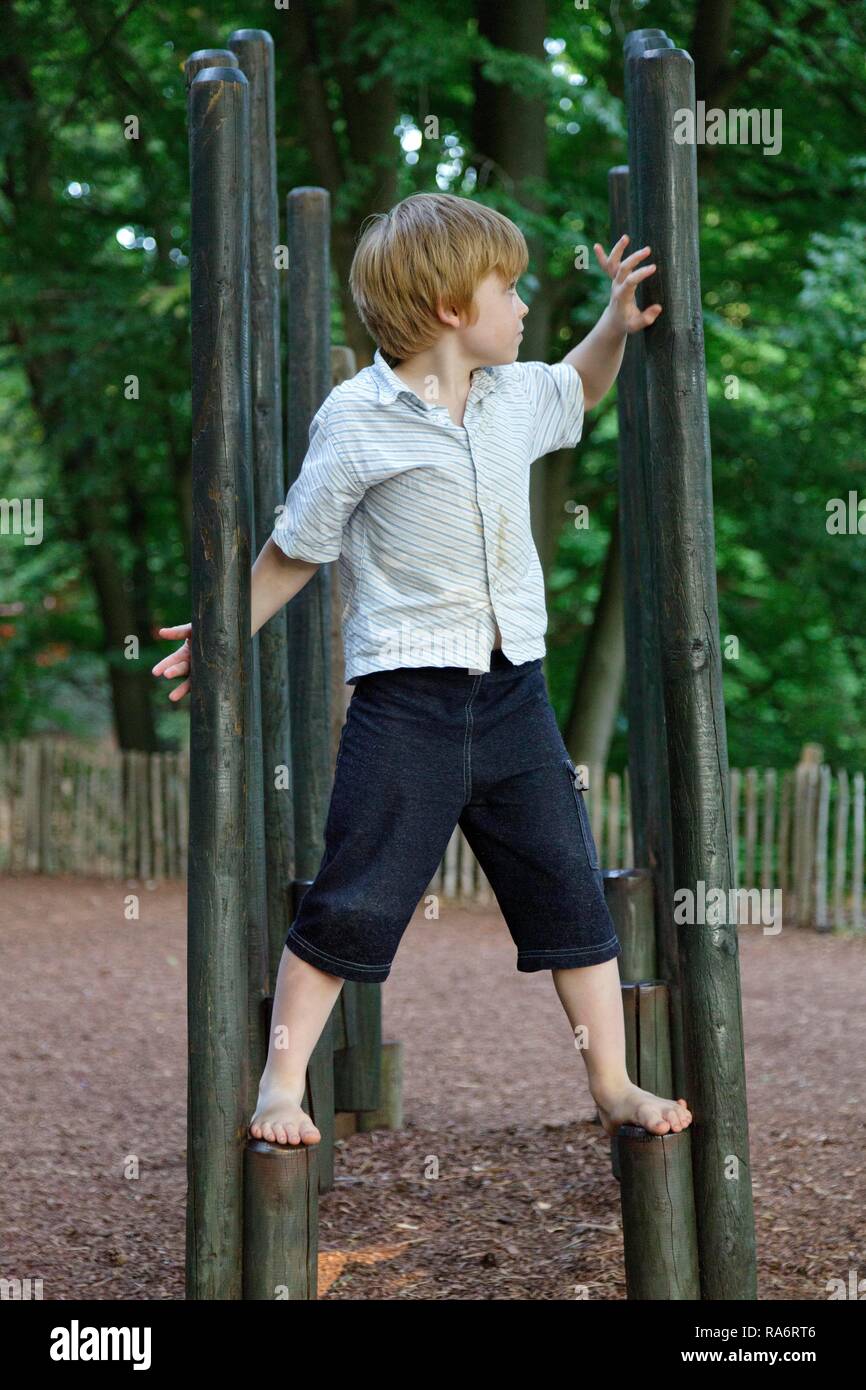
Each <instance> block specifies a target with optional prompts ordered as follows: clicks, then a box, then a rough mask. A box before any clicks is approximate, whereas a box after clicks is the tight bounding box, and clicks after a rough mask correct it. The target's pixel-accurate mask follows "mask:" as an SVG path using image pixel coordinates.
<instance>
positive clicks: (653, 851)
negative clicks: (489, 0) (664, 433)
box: [608, 30, 685, 1095]
mask: <svg viewBox="0 0 866 1390" xmlns="http://www.w3.org/2000/svg"><path fill="white" fill-rule="evenodd" d="M659 35H660V31H656V30H635V31H633V32H632V33H631V34H629V36H628V39H627V41H626V48H625V56H626V87H625V92H626V101H627V103H628V101H629V100H630V91H631V85H630V77H629V74H630V70H631V69H630V63H631V62H632V54H635V55H637V54H638V53H639V52H640V51H641V49H642V47H646V46H647V45H651V44H652V43H653V42H657V41H660V39H659ZM668 42H670V40H668ZM634 146H635V133H634V122H633V121H629V161H630V163H631V164H632V167H633V163H634V159H635V158H636V152H635V149H634ZM608 193H609V204H610V229H611V240H612V242H613V241H618V240H619V238H620V237H621V236H622V235H623V233H625V232H627V233H628V235H629V243H628V245H627V247H626V253H627V254H628V253H629V252H631V251H635V250H637V249H638V248H639V246H640V245H641V243H640V242H639V241H638V239H637V237H638V232H637V207H636V204H637V198H638V193H639V186H638V180H637V179H636V178H635V177H631V178H630V177H629V169H628V168H627V167H624V166H619V167H617V168H615V169H611V171H610V173H609V175H608ZM643 338H644V334H643V333H634V334H632V335H631V336H630V337H629V339H628V341H627V343H626V347H625V355H624V358H623V364H622V369H621V371H620V374H619V378H618V382H617V414H618V421H619V520H620V549H621V554H622V560H623V569H624V589H625V596H624V602H625V644H626V707H627V711H628V750H629V751H628V771H629V807H630V814H629V825H630V839H631V846H632V853H631V858H630V860H629V861H628V862H631V863H633V864H634V865H636V866H637V867H638V868H646V869H651V870H652V874H653V879H654V881H655V899H656V922H655V931H656V935H657V951H658V958H657V964H656V967H655V969H654V970H653V972H652V973H653V974H658V975H659V976H661V977H662V979H665V980H667V981H668V984H669V987H670V991H671V1029H672V1033H671V1047H672V1049H673V1063H674V1077H675V1086H677V1087H679V1088H680V1089H679V1090H678V1094H679V1095H682V1093H683V1091H682V1087H683V1086H684V1085H685V1063H684V1061H683V1054H682V1036H683V1025H682V1014H681V1005H680V987H679V955H678V950H677V939H676V929H675V926H674V885H673V869H672V863H671V824H670V817H671V811H670V789H669V786H668V768H667V750H666V748H665V739H664V711H663V707H662V693H661V667H660V663H659V637H658V615H657V612H656V608H655V604H654V602H653V594H654V592H655V583H654V579H653V568H652V567H653V556H652V547H651V544H650V523H651V518H652V516H653V504H652V481H651V478H650V458H649V435H648V427H647V403H646V384H645V369H644V343H643ZM632 978H633V977H632Z"/></svg>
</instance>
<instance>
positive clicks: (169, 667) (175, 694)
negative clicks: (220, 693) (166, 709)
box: [151, 623, 192, 701]
mask: <svg viewBox="0 0 866 1390" xmlns="http://www.w3.org/2000/svg"><path fill="white" fill-rule="evenodd" d="M191 632H192V623H181V624H180V625H179V626H178V627H161V628H160V629H159V632H158V634H157V636H159V637H167V638H172V637H183V638H184V639H185V640H184V643H183V646H181V647H178V649H177V651H176V652H172V654H171V656H164V657H163V658H162V661H158V662H157V663H156V665H155V666H154V668H153V671H152V673H151V674H152V675H154V676H165V677H166V678H167V679H168V680H171V678H172V676H186V677H187V679H186V680H185V681H183V682H182V683H181V684H180V685H178V686H175V688H174V690H170V691H169V692H168V698H169V699H170V700H175V701H177V700H182V699H183V697H184V695H186V693H187V691H188V690H189V687H190V679H189V670H190V649H189V637H190V633H191Z"/></svg>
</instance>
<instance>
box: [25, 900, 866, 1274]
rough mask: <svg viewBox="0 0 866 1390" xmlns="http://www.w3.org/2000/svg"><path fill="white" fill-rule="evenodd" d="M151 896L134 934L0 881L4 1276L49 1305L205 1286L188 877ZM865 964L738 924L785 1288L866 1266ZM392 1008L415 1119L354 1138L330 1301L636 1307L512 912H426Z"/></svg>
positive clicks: (587, 1139) (771, 1266)
mask: <svg viewBox="0 0 866 1390" xmlns="http://www.w3.org/2000/svg"><path fill="white" fill-rule="evenodd" d="M137 887H138V889H139V891H141V895H142V896H141V916H140V919H139V920H138V921H127V920H126V919H125V917H124V904H123V897H124V893H127V892H129V891H133V890H134V888H135V886H134V885H133V886H125V885H123V884H119V885H113V884H108V883H105V882H100V881H97V880H82V879H73V878H66V879H49V878H38V877H31V878H6V879H3V880H2V884H0V894H2V902H3V912H2V926H0V938H2V951H3V961H4V969H3V972H2V979H3V984H2V1010H0V1020H2V1021H0V1030H2V1050H3V1056H4V1057H5V1059H6V1063H5V1067H4V1073H5V1077H4V1092H5V1099H6V1114H5V1123H4V1124H3V1126H2V1138H0V1145H2V1169H3V1182H2V1185H0V1226H2V1230H3V1232H4V1240H3V1244H4V1259H3V1271H2V1273H3V1275H4V1276H6V1277H11V1276H18V1277H21V1278H25V1277H28V1276H29V1277H31V1278H36V1277H39V1276H41V1277H42V1279H43V1281H44V1282H43V1296H44V1298H46V1299H87V1298H97V1299H108V1300H111V1299H179V1298H182V1297H183V1254H184V1189H185V1181H186V1168H185V1145H186V1134H185V1127H186V1091H185V1069H186V1033H185V1007H186V994H185V977H184V961H185V935H184V932H185V925H184V921H185V908H186V897H185V888H184V887H183V885H180V884H176V885H175V884H171V885H162V886H160V887H158V888H155V889H153V890H151V891H147V890H146V889H143V888H141V886H140V885H138V886H137ZM864 961H866V942H864V941H862V940H859V941H855V940H850V939H843V938H839V937H830V936H820V935H817V934H816V933H814V932H812V931H797V930H796V929H791V930H787V931H783V932H782V934H781V935H780V936H763V935H762V934H761V931H760V928H758V927H743V928H741V973H742V981H743V1013H744V1025H745V1036H746V1067H747V1078H748V1094H749V1122H750V1134H751V1153H752V1167H753V1190H754V1199H755V1213H756V1225H757V1241H758V1270H759V1275H758V1277H759V1296H760V1298H762V1299H768V1300H771V1299H782V1298H795V1299H804V1300H810V1301H811V1300H824V1299H826V1298H828V1297H829V1293H828V1290H827V1281H828V1280H832V1279H838V1280H842V1281H843V1282H844V1283H845V1285H847V1284H848V1281H849V1279H850V1278H851V1274H852V1271H856V1274H857V1277H858V1278H861V1279H862V1278H866V1246H864V1241H863V1225H862V1210H863V1205H864V1196H866V1181H864V1169H866V1144H864V1130H866V1121H864V1074H866V1046H864V1044H866V1012H864V1010H863V1008H862V987H863V986H862V982H863V975H864ZM383 1012H384V1036H385V1037H386V1038H400V1039H402V1041H403V1044H404V1057H405V1090H404V1097H405V1100H404V1104H405V1118H406V1127H405V1129H404V1130H402V1131H401V1132H399V1133H386V1132H382V1131H380V1132H374V1133H372V1134H366V1135H354V1136H352V1137H351V1138H349V1139H347V1140H344V1141H341V1142H340V1143H339V1145H338V1152H337V1159H336V1169H335V1171H336V1183H335V1187H334V1190H333V1191H332V1192H330V1193H328V1194H326V1195H325V1196H324V1197H323V1198H322V1201H321V1206H320V1232H319V1245H320V1273H319V1286H320V1297H322V1298H325V1299H415V1300H438V1299H520V1300H524V1299H532V1300H534V1299H570V1298H577V1297H582V1296H586V1297H588V1298H590V1299H603V1300H611V1299H623V1298H624V1297H625V1282H624V1276H623V1262H622V1231H621V1226H620V1212H619V1187H618V1184H617V1182H616V1180H615V1179H614V1178H613V1176H612V1175H611V1170H610V1157H609V1142H608V1140H607V1139H606V1137H605V1135H604V1133H603V1131H602V1130H601V1127H600V1126H599V1125H598V1124H595V1123H594V1122H593V1116H594V1107H593V1105H592V1101H591V1099H590V1097H589V1092H588V1090H587V1087H586V1081H585V1074H584V1068H583V1063H582V1061H581V1059H580V1057H579V1055H578V1053H577V1052H576V1051H575V1050H574V1046H573V1042H572V1037H571V1034H570V1031H569V1027H568V1023H567V1021H566V1019H565V1016H564V1014H563V1013H562V1010H561V1008H560V1005H559V1003H558V1001H557V999H556V996H555V993H554V990H553V986H552V983H551V979H550V975H549V973H545V972H541V973H539V974H535V975H519V974H518V973H517V972H516V970H515V969H514V949H513V946H512V944H511V940H510V937H509V936H508V933H507V931H506V928H505V926H504V924H503V922H502V919H501V917H500V916H499V914H498V912H490V911H488V910H486V909H485V910H483V911H482V910H479V909H458V908H447V907H445V908H443V911H442V915H441V917H440V919H439V921H433V922H428V921H425V920H424V918H423V915H422V913H421V912H420V911H419V912H418V913H416V915H415V918H414V919H413V921H412V923H411V925H410V927H409V929H408V931H407V933H406V936H405V937H404V940H403V943H402V945H401V948H400V951H399V953H398V956H397V960H396V962H395V965H394V968H393V971H392V974H391V978H390V979H389V981H388V982H387V984H386V985H385V987H384V1001H383ZM687 1098H688V1097H687ZM130 1155H134V1156H136V1157H137V1159H138V1162H139V1176H138V1177H137V1178H129V1177H127V1176H124V1173H125V1169H126V1168H128V1166H129V1162H130V1159H129V1156H130ZM431 1155H432V1156H435V1158H436V1159H437V1160H438V1167H439V1176H438V1178H435V1179H434V1178H430V1177H425V1173H429V1171H430V1156H431Z"/></svg>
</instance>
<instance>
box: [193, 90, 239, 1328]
mask: <svg viewBox="0 0 866 1390" xmlns="http://www.w3.org/2000/svg"><path fill="white" fill-rule="evenodd" d="M189 120H190V187H191V213H192V225H191V242H192V256H191V295H192V298H191V321H192V419H193V434H192V498H193V535H192V640H191V647H192V662H191V671H192V691H191V728H190V789H189V794H190V836H189V871H188V932H189V945H188V963H187V974H188V987H187V988H188V1039H189V1088H188V1094H189V1100H188V1138H187V1175H188V1184H189V1196H188V1204H187V1249H186V1292H187V1297H188V1298H191V1299H209V1300H219V1299H235V1298H240V1297H241V1287H242V1281H241V1246H242V1167H243V1155H244V1144H245V1132H246V1122H247V1119H248V1116H247V1115H246V1113H245V1105H246V1097H247V1093H248V1056H247V1045H246V1043H247V1021H248V1014H247V904H246V894H245V868H246V862H245V861H246V849H245V839H246V818H247V803H246V799H247V778H246V754H247V750H246V737H247V723H248V710H249V690H248V683H249V675H250V626H249V613H250V545H249V537H250V525H249V465H250V400H249V379H248V375H247V351H248V335H249V107H248V89H247V82H246V79H245V77H244V76H243V74H242V73H241V72H239V71H238V70H237V69H236V68H233V67H216V68H213V67H206V68H202V69H201V70H200V71H199V72H198V73H197V75H196V77H195V79H194V81H193V82H192V84H191V86H190V89H189Z"/></svg>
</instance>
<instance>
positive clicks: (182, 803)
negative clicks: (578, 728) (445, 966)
mask: <svg viewBox="0 0 866 1390" xmlns="http://www.w3.org/2000/svg"><path fill="white" fill-rule="evenodd" d="M188 777H189V763H188V755H187V754H186V753H136V752H117V751H114V750H111V749H94V748H92V747H89V746H87V745H84V744H78V743H74V742H71V741H68V740H60V739H27V740H22V741H20V742H17V743H6V744H0V871H3V872H6V873H43V874H82V875H88V876H96V877H104V878H117V879H137V880H145V881H148V882H159V881H160V880H163V879H179V878H183V877H184V875H185V873H186V853H187V831H188V827H187V795H188ZM587 780H588V787H587V790H586V793H585V795H586V800H587V805H588V808H589V815H590V820H591V823H592V830H593V835H594V837H595V841H596V844H597V845H598V848H599V855H600V860H601V863H602V864H603V866H604V867H605V869H619V868H628V867H631V865H632V863H633V850H632V835H631V825H630V815H629V789H628V773H627V772H626V773H625V774H624V775H622V776H621V775H620V774H619V773H616V772H609V773H605V772H604V770H603V769H601V768H590V769H589V770H588V779H587ZM729 793H730V807H731V823H732V827H733V836H734V856H735V858H734V862H735V865H736V874H735V880H736V883H737V885H738V886H742V887H746V888H759V889H761V890H765V891H768V892H772V891H773V890H774V889H781V891H782V893H783V894H784V895H785V902H786V910H785V918H784V920H785V921H786V922H788V923H790V924H792V925H793V924H794V923H795V922H796V923H797V924H799V925H811V926H814V927H817V928H818V929H819V930H827V929H829V928H831V927H842V926H848V927H853V928H854V929H855V930H857V931H862V930H863V925H864V923H863V863H864V774H863V773H862V772H857V773H854V774H853V776H850V775H849V773H848V772H846V771H845V770H839V771H835V772H834V771H833V770H832V769H831V768H830V767H829V766H828V765H827V764H825V763H821V762H808V761H804V762H802V763H801V764H800V765H799V766H798V767H796V768H792V769H788V770H786V771H784V772H783V773H782V774H781V775H780V774H779V773H778V772H777V770H776V769H775V768H754V767H750V768H746V769H745V770H741V769H739V768H732V769H731V771H730V775H729ZM428 892H430V893H438V894H441V895H442V896H443V897H446V898H449V899H454V900H457V901H463V902H476V903H479V904H485V903H492V902H493V892H492V889H491V887H490V884H489V883H488V881H487V878H486V876H485V874H484V872H483V871H482V869H481V866H480V865H479V864H478V862H477V860H476V858H475V856H474V854H473V853H472V851H471V849H470V848H469V845H468V843H467V841H466V839H465V837H464V836H463V833H462V831H461V830H460V829H459V827H458V828H457V829H455V831H454V834H453V836H452V838H451V843H450V844H449V846H448V849H447V851H446V853H445V856H444V858H443V860H442V863H441V864H440V866H439V868H438V870H437V872H436V874H435V875H434V877H433V879H432V881H431V883H430V886H429V889H428ZM792 904H793V906H794V911H793V913H792V912H791V911H790V906H791V905H792Z"/></svg>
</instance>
